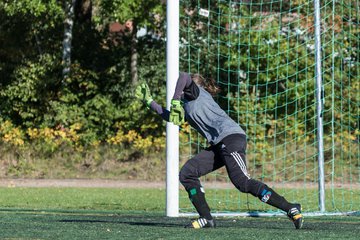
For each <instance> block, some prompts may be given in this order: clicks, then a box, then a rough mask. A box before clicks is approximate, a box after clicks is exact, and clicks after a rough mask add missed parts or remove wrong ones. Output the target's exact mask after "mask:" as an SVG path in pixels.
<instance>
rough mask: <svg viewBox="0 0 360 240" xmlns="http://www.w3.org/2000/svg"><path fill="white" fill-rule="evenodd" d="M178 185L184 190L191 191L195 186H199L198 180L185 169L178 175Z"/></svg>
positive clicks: (190, 171) (194, 174)
mask: <svg viewBox="0 0 360 240" xmlns="http://www.w3.org/2000/svg"><path fill="white" fill-rule="evenodd" d="M179 180H180V183H181V184H182V185H183V186H184V187H185V189H187V190H188V189H191V188H194V187H197V186H200V180H199V178H198V177H197V175H196V173H194V172H193V171H192V170H191V169H189V168H187V167H182V168H181V170H180V173H179Z"/></svg>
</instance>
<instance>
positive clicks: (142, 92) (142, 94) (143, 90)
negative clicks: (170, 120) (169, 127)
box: [135, 83, 153, 107]
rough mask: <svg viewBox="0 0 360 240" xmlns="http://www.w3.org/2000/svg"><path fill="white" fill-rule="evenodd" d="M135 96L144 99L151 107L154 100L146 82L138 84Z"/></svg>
mask: <svg viewBox="0 0 360 240" xmlns="http://www.w3.org/2000/svg"><path fill="white" fill-rule="evenodd" d="M135 97H136V98H137V99H139V100H140V101H142V102H143V103H144V104H145V105H146V106H147V107H150V104H151V102H152V101H153V98H152V96H151V93H150V89H149V86H148V85H147V84H146V83H142V84H140V85H139V86H137V88H136V89H135Z"/></svg>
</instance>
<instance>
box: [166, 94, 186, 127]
mask: <svg viewBox="0 0 360 240" xmlns="http://www.w3.org/2000/svg"><path fill="white" fill-rule="evenodd" d="M169 120H170V122H172V123H174V124H175V125H181V124H183V123H184V122H185V111H184V108H183V107H182V106H181V102H180V100H175V99H173V100H171V108H170V119H169Z"/></svg>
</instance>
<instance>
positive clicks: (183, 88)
mask: <svg viewBox="0 0 360 240" xmlns="http://www.w3.org/2000/svg"><path fill="white" fill-rule="evenodd" d="M199 92H200V90H199V87H198V86H197V85H196V84H195V82H194V81H193V80H192V79H191V76H190V74H188V73H184V72H181V73H180V76H179V79H178V81H177V83H176V87H175V93H174V96H173V99H176V100H180V99H181V95H182V94H184V98H185V99H186V100H188V101H191V100H195V99H196V98H197V97H198V96H199Z"/></svg>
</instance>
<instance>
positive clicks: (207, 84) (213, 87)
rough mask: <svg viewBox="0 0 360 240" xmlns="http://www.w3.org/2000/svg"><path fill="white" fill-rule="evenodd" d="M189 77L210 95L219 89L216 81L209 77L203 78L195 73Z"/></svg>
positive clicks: (216, 92)
mask: <svg viewBox="0 0 360 240" xmlns="http://www.w3.org/2000/svg"><path fill="white" fill-rule="evenodd" d="M191 79H192V80H193V81H194V82H195V83H196V85H198V86H200V87H203V88H204V89H205V90H206V91H208V92H209V93H210V94H211V95H212V96H215V95H216V94H218V93H219V92H220V91H221V89H220V87H219V86H218V85H217V84H216V81H215V80H214V79H213V78H211V77H209V78H204V77H203V76H201V75H200V74H197V73H196V74H192V75H191Z"/></svg>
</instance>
